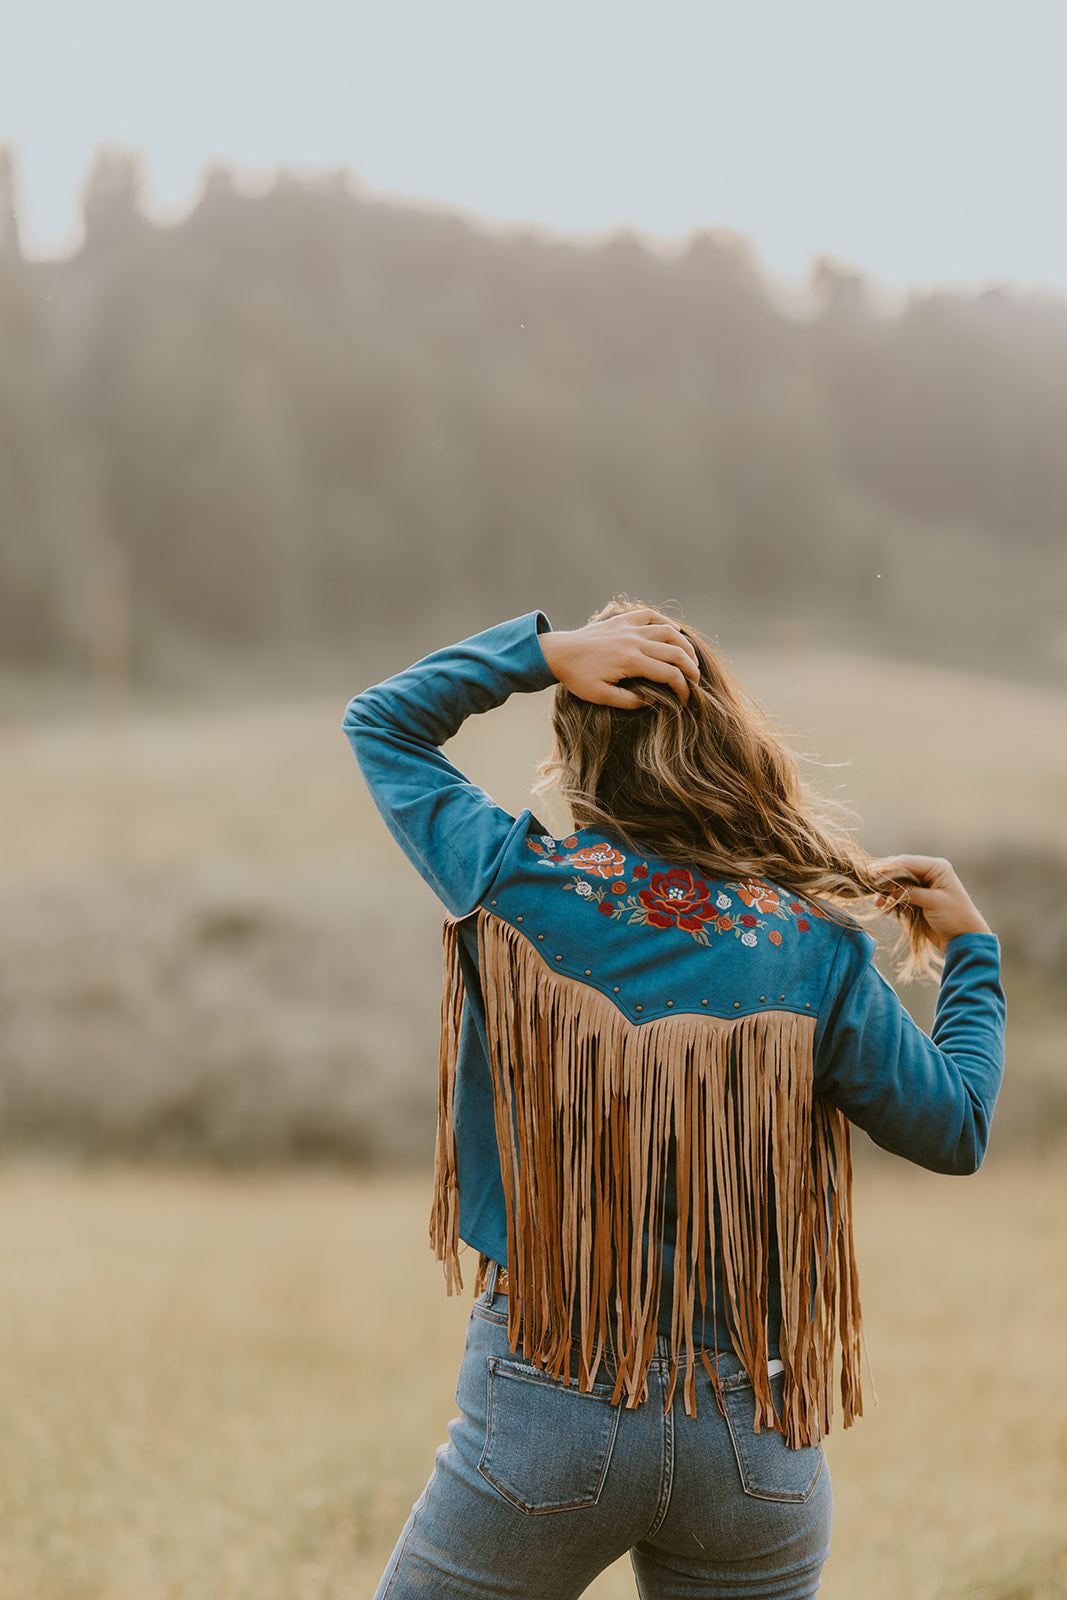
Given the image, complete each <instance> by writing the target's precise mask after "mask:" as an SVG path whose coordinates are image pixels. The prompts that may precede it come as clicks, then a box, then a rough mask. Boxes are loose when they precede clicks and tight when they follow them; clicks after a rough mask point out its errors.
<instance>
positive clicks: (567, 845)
mask: <svg viewBox="0 0 1067 1600" xmlns="http://www.w3.org/2000/svg"><path fill="white" fill-rule="evenodd" d="M577 843H578V835H577V834H576V833H572V834H571V836H570V838H569V839H564V841H563V848H564V850H573V849H574V847H575V845H576V844H577Z"/></svg>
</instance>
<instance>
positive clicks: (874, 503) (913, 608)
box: [0, 150, 1067, 678]
mask: <svg viewBox="0 0 1067 1600" xmlns="http://www.w3.org/2000/svg"><path fill="white" fill-rule="evenodd" d="M142 188H143V183H142V173H141V169H140V166H139V163H138V160H137V158H136V157H135V156H134V155H132V154H130V153H128V152H122V151H116V150H111V151H102V152H101V153H100V154H99V155H98V158H97V161H96V165H95V167H94V169H93V171H92V173H91V175H90V177H89V180H88V182H87V185H86V190H85V199H84V225H85V232H84V241H83V243H82V245H81V247H80V248H79V249H78V251H77V253H76V254H74V255H73V256H71V257H70V258H69V259H67V260H62V261H29V260H26V259H25V258H24V257H23V255H22V253H21V251H20V247H19V239H18V232H17V226H16V220H15V219H16V216H17V196H16V193H15V171H14V160H13V156H12V154H11V153H10V152H8V153H7V154H4V153H3V152H0V658H2V659H3V660H4V661H6V662H7V663H8V664H13V665H19V666H29V665H34V664H36V665H43V666H47V667H49V668H50V669H53V668H55V667H57V666H58V667H61V668H63V669H65V670H72V671H79V670H84V669H85V667H86V665H87V664H88V663H91V662H93V661H95V662H96V665H97V667H98V668H100V669H101V670H107V667H108V657H109V653H110V654H111V655H112V656H114V655H116V654H117V655H119V656H123V657H125V656H126V655H127V654H128V655H129V656H130V658H131V660H132V664H133V671H134V672H135V674H138V675H140V676H141V677H145V678H150V677H152V676H153V675H155V676H159V675H160V674H163V675H165V674H166V672H167V670H169V669H168V665H167V664H168V662H169V663H171V664H173V662H174V661H177V660H179V659H181V653H182V652H183V651H185V652H186V653H187V654H189V655H193V654H196V655H198V656H206V657H208V658H210V653H211V651H212V650H215V649H217V650H220V651H226V650H229V651H233V650H238V651H240V650H248V651H259V650H262V651H269V650H272V649H278V648H283V647H284V648H286V649H290V648H294V647H295V648H297V649H299V648H301V647H302V646H303V645H305V644H307V645H309V646H314V647H316V648H321V647H323V646H326V645H329V644H330V643H331V641H336V642H337V643H338V644H340V643H342V642H343V643H345V645H346V646H347V647H349V648H350V647H351V641H352V639H353V635H354V634H357V635H362V636H368V635H372V636H374V637H375V638H377V637H378V636H380V634H381V633H382V631H383V630H384V629H385V628H386V627H388V628H392V629H397V628H400V629H402V630H403V631H404V632H405V634H407V633H408V632H411V633H416V632H417V633H418V635H419V637H420V638H423V639H425V638H426V636H427V629H430V628H432V629H436V630H438V632H439V633H440V637H441V640H442V642H443V639H444V637H445V636H446V635H447V634H448V633H449V632H451V631H452V630H457V631H458V630H460V629H466V628H468V627H471V628H473V627H479V626H485V625H487V624H488V623H489V622H490V621H493V620H496V618H497V617H498V616H500V615H502V614H507V613H510V612H513V611H519V610H526V609H529V608H531V607H532V606H534V605H544V606H546V607H548V608H550V609H552V608H555V611H556V613H557V614H558V622H560V623H564V622H566V623H570V624H573V623H575V622H577V621H578V620H580V618H581V617H582V616H583V615H585V614H586V613H587V612H588V611H589V610H590V609H592V608H593V607H595V606H597V605H599V604H602V603H603V601H604V600H605V599H606V598H607V597H608V596H609V595H610V594H611V593H612V592H614V591H616V590H618V589H626V590H628V591H629V592H631V593H636V594H639V595H641V596H642V597H644V598H648V599H651V600H655V601H662V600H663V599H664V598H665V597H667V596H668V595H672V594H674V595H678V596H679V597H681V598H683V599H684V600H686V601H687V602H692V601H693V600H699V601H700V602H701V603H702V604H704V603H706V604H707V605H708V606H709V607H712V608H717V613H718V614H720V615H721V614H722V611H723V608H726V607H728V608H729V610H730V616H731V619H732V621H733V623H734V624H735V625H736V627H737V628H739V629H741V630H742V631H743V630H744V629H745V628H748V629H750V630H751V629H757V630H758V629H763V630H767V629H771V630H772V631H773V628H774V627H776V626H781V624H782V621H783V620H784V619H792V620H793V622H794V624H796V623H799V624H800V625H801V626H802V628H803V630H804V633H805V635H806V636H810V637H812V638H814V639H818V641H819V642H821V643H825V644H830V643H837V644H842V645H845V646H848V647H855V646H856V645H862V646H863V647H864V648H869V649H872V650H876V651H883V652H888V653H913V654H919V655H922V656H924V657H926V658H928V659H938V660H950V661H955V662H958V663H959V664H961V665H968V666H980V667H983V668H986V669H987V670H988V669H990V668H992V669H995V670H1009V671H1016V672H1022V673H1024V674H1027V675H1032V676H1041V677H1048V676H1057V675H1062V674H1063V672H1064V670H1065V668H1067V624H1065V618H1067V607H1065V604H1064V602H1065V600H1067V540H1065V537H1064V535H1065V530H1067V451H1065V450H1064V441H1065V439H1067V301H1065V300H1063V299H1057V298H1055V297H1054V296H1052V295H1042V294H1037V293H1023V292H1021V291H1014V290H1012V291H1009V290H1007V289H994V290H988V291H986V292H983V293H966V292H958V293H951V292H936V293H913V294H912V295H911V296H909V297H908V298H907V299H906V301H905V302H904V303H903V304H902V305H900V306H898V307H897V308H895V309H893V310H891V311H890V310H886V309H885V308H884V307H883V306H881V305H880V303H879V301H878V297H877V294H876V293H875V291H874V290H873V288H872V286H871V285H870V284H869V283H868V282H867V281H866V280H864V279H863V278H862V277H861V276H860V275H858V274H856V273H853V272H849V271H846V270H844V269H843V268H841V267H839V266H836V265H835V264H834V263H832V262H830V261H829V260H826V259H823V260H820V261H818V262H816V263H815V264H814V266H813V268H812V271H811V275H810V280H809V283H808V285H807V290H806V302H805V307H804V308H803V310H802V309H801V307H800V305H799V297H798V303H797V304H786V303H785V301H784V298H783V295H782V294H781V292H779V291H777V290H776V289H775V287H774V285H773V283H772V282H771V281H770V280H769V279H768V278H767V276H766V275H765V274H764V272H763V271H762V269H761V267H760V264H759V262H758V259H757V258H756V256H755V255H754V252H753V250H752V248H751V247H750V246H749V244H748V243H746V241H745V240H744V239H742V238H740V237H738V236H736V235H733V234H730V233H727V232H725V231H719V230H715V231H708V232H701V233H697V234H694V235H693V236H692V237H691V238H690V239H689V240H688V242H687V244H686V246H685V247H684V248H681V249H680V250H678V251H675V252H674V253H667V252H656V251H653V250H651V249H649V248H647V247H646V246H645V245H643V244H642V243H641V241H640V240H639V239H638V238H637V237H635V236H632V235H629V234H627V233H625V232H621V233H619V234H617V235H615V236H614V237H612V238H609V239H607V240H606V241H604V242H601V243H598V244H579V243H574V242H567V241H560V240H556V239H549V238H547V237H541V236H539V235H537V234H536V233H534V232H531V231H520V230H510V231H508V230H496V231H489V230H487V229H483V228H480V227H479V226H477V225H474V224H473V223H470V222H468V221H464V220H462V219H460V218H458V217H455V216H450V215H443V214H433V213H429V212H424V211H420V210H417V209H414V208H410V207H402V206H399V205H396V204H391V203H387V202H385V201H382V200H380V199H374V198H372V197H368V196H367V195H365V194H363V193H362V192H361V190H360V189H359V186H358V184H356V183H355V182H354V181H353V180H352V179H351V177H350V176H349V175H347V174H345V173H343V172H342V173H337V174H333V175H328V176H324V177H320V178H318V179H314V180H311V179H308V180H304V181H298V180H297V179H296V178H294V177H293V176H291V175H287V174H286V173H284V172H283V173H280V174H279V175H278V176H277V178H276V180H275V181H274V183H273V186H272V187H270V188H269V189H268V190H266V191H265V192H262V193H260V194H258V195H256V196H252V195H249V194H246V193H242V192H239V190H238V188H237V186H236V185H235V182H234V180H233V178H232V176H231V174H230V173H229V172H228V171H227V170H226V169H225V168H223V167H221V166H220V167H216V168H213V169H212V170H210V171H209V172H208V173H207V174H206V178H205V184H204V188H203V193H202V196H201V198H200V200H199V202H198V203H197V205H196V206H195V208H194V209H193V210H192V212H191V213H190V214H189V215H188V216H186V217H185V219H184V220H183V221H181V222H179V223H177V224H172V225H166V226H165V225H161V224H158V223H156V222H153V221H152V220H150V219H149V218H148V217H147V216H146V214H145V211H144V209H143V205H142ZM692 609H693V608H692V605H690V610H691V611H692ZM398 664H399V663H398ZM111 665H112V666H113V667H115V669H116V670H119V669H120V668H121V666H122V663H118V664H117V665H116V663H115V662H112V663H111Z"/></svg>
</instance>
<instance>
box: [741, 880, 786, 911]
mask: <svg viewBox="0 0 1067 1600" xmlns="http://www.w3.org/2000/svg"><path fill="white" fill-rule="evenodd" d="M737 892H738V894H739V895H740V896H741V898H742V900H743V901H744V902H745V904H746V906H749V907H751V909H752V910H753V911H775V910H777V907H778V896H777V894H776V893H775V891H774V890H773V889H772V888H771V887H770V885H769V884H766V883H761V882H760V880H759V879H758V878H743V879H742V880H741V882H740V883H739V884H738V885H737Z"/></svg>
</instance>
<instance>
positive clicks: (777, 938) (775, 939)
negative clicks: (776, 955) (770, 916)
mask: <svg viewBox="0 0 1067 1600" xmlns="http://www.w3.org/2000/svg"><path fill="white" fill-rule="evenodd" d="M767 937H768V939H769V940H770V941H771V943H772V944H781V942H782V936H781V934H780V933H778V932H777V931H776V930H775V929H774V928H772V929H771V931H770V933H769V934H768V935H767Z"/></svg>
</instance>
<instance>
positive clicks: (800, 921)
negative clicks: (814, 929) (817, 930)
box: [797, 917, 811, 933]
mask: <svg viewBox="0 0 1067 1600" xmlns="http://www.w3.org/2000/svg"><path fill="white" fill-rule="evenodd" d="M797 927H798V928H799V929H800V931H801V933H807V931H808V929H809V928H810V927H811V923H810V922H805V921H804V918H803V917H798V918H797Z"/></svg>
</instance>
